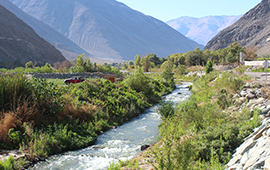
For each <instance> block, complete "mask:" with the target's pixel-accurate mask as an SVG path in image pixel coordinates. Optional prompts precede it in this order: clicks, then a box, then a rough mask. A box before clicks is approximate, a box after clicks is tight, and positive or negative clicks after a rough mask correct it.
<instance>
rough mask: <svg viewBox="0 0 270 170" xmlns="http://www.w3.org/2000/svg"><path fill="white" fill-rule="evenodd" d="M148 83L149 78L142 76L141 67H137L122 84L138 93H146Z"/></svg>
mask: <svg viewBox="0 0 270 170" xmlns="http://www.w3.org/2000/svg"><path fill="white" fill-rule="evenodd" d="M149 82H150V80H149V77H148V76H147V75H145V74H144V72H143V69H142V67H138V68H137V69H135V71H134V73H133V74H130V75H129V76H128V77H127V78H126V79H125V80H124V82H123V83H124V84H125V85H126V86H128V87H130V88H131V89H133V90H135V91H137V92H138V93H139V92H143V93H147V92H148V90H149Z"/></svg>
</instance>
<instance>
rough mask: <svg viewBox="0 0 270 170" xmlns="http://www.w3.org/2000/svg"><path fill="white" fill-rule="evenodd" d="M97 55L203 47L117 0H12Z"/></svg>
mask: <svg viewBox="0 0 270 170" xmlns="http://www.w3.org/2000/svg"><path fill="white" fill-rule="evenodd" d="M10 1H11V2H13V3H14V4H15V5H17V6H18V7H19V8H21V9H22V10H23V11H25V12H26V13H28V14H30V15H31V16H33V17H36V18H37V19H39V20H41V21H43V22H44V23H46V24H48V25H50V26H51V27H52V28H54V29H55V30H57V31H59V32H60V33H61V34H63V35H65V36H66V37H68V38H69V39H71V40H72V41H73V42H75V43H76V44H77V45H79V46H80V47H81V48H82V49H84V50H85V51H87V52H88V53H90V54H92V55H93V56H95V57H101V58H108V59H122V60H130V59H134V56H135V55H136V54H141V55H145V54H147V53H155V54H157V55H158V56H159V57H167V56H168V55H170V54H173V53H181V52H187V51H189V50H194V49H195V47H200V48H203V46H202V45H199V44H197V43H196V42H195V41H192V40H190V39H188V38H186V37H185V36H183V35H182V34H180V33H179V32H177V31H176V30H174V29H172V28H171V27H169V26H168V25H167V24H165V23H164V22H162V21H159V20H157V19H155V18H153V17H151V16H146V15H144V14H142V13H140V12H138V11H135V10H132V9H131V8H129V7H128V6H126V5H125V4H123V3H120V2H118V1H116V0H10Z"/></svg>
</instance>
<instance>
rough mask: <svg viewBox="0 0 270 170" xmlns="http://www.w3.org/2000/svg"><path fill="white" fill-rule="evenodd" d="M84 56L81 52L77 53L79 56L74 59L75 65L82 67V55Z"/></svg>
mask: <svg viewBox="0 0 270 170" xmlns="http://www.w3.org/2000/svg"><path fill="white" fill-rule="evenodd" d="M84 56H85V54H81V55H79V56H78V57H77V59H76V65H77V66H81V67H83V65H84V60H83V57H84Z"/></svg>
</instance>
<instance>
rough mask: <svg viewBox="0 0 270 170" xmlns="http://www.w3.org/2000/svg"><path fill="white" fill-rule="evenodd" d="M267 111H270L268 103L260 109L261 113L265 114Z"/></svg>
mask: <svg viewBox="0 0 270 170" xmlns="http://www.w3.org/2000/svg"><path fill="white" fill-rule="evenodd" d="M269 111H270V105H268V106H266V108H265V109H263V110H262V113H261V114H267V113H268V112H269Z"/></svg>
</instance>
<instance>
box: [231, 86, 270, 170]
mask: <svg viewBox="0 0 270 170" xmlns="http://www.w3.org/2000/svg"><path fill="white" fill-rule="evenodd" d="M268 96H269V92H268V88H267V87H262V86H261V85H259V84H252V83H247V84H246V85H245V87H244V89H243V90H242V91H241V92H240V93H239V94H235V95H234V97H233V98H234V101H235V104H236V105H239V104H240V107H237V106H234V107H232V108H231V109H232V110H234V111H236V110H240V109H243V108H249V109H250V110H255V109H260V110H261V115H260V116H259V117H260V118H261V119H262V124H261V126H260V127H258V128H256V129H254V132H253V133H252V134H251V135H250V136H248V137H247V138H246V139H244V143H243V144H242V145H240V146H239V147H238V148H237V149H236V150H235V153H234V154H233V156H232V159H231V160H230V162H229V163H228V164H227V165H226V169H227V170H255V169H256V170H258V169H265V170H270V99H268Z"/></svg>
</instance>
